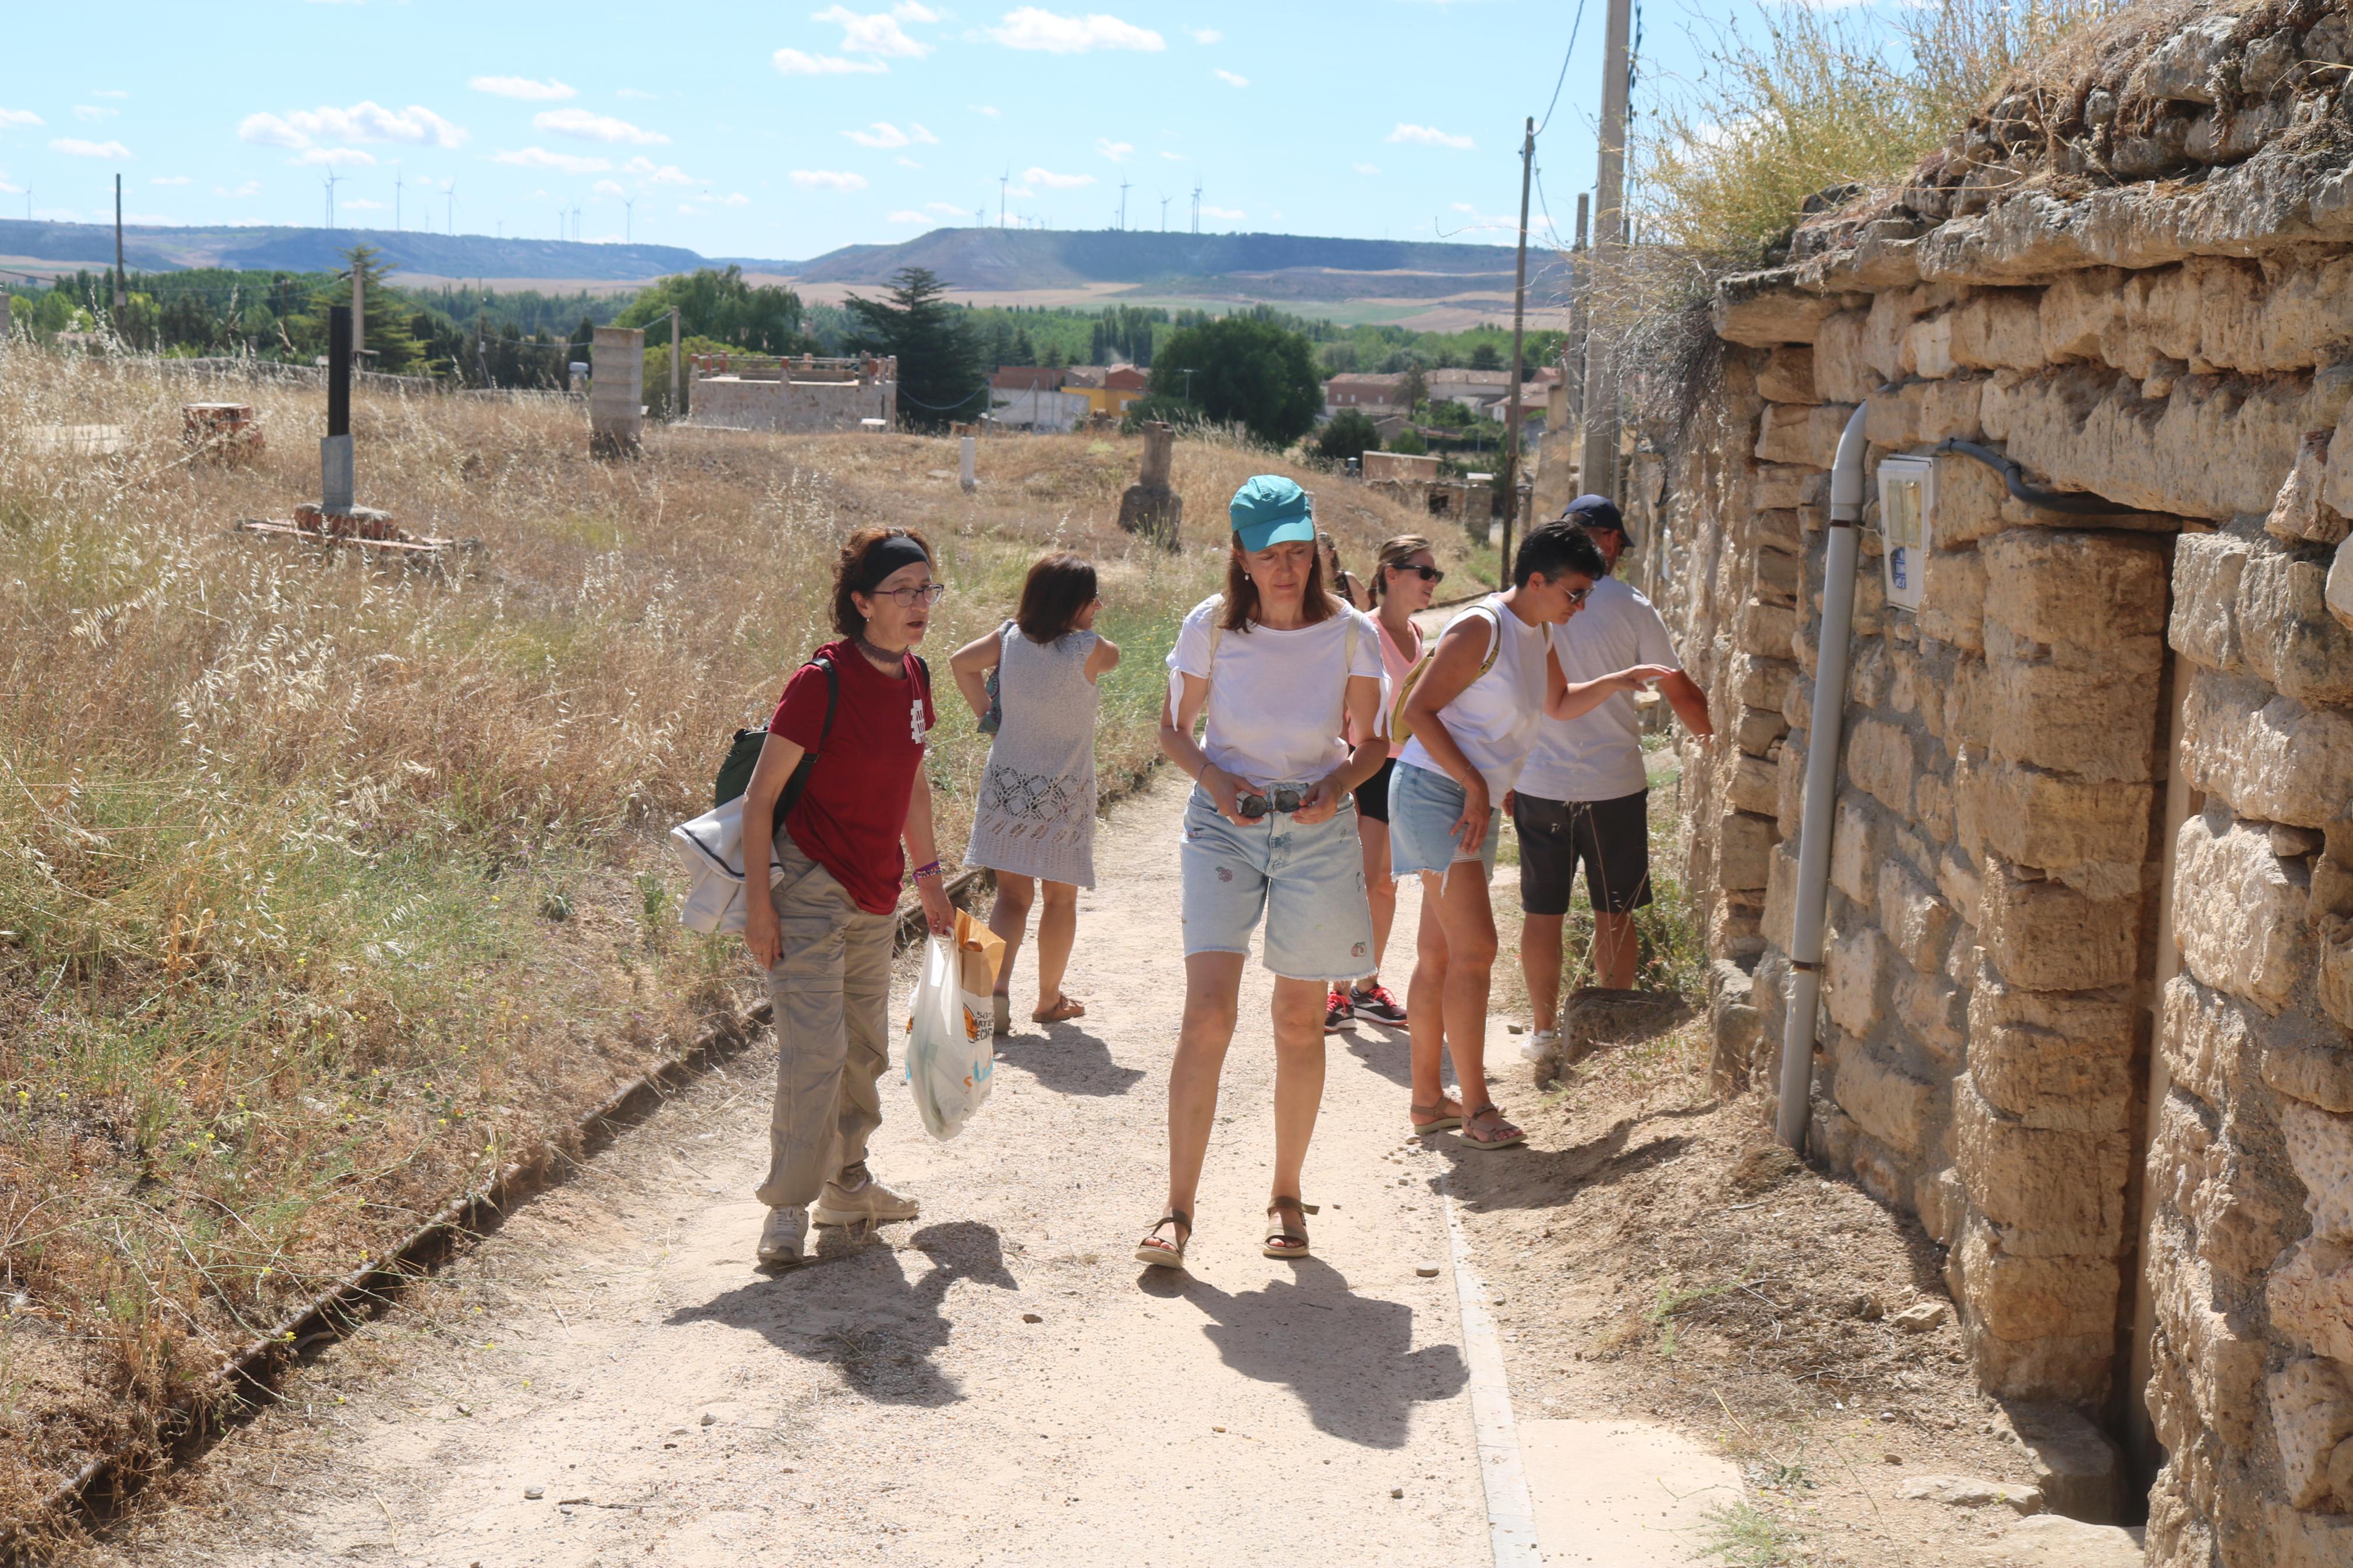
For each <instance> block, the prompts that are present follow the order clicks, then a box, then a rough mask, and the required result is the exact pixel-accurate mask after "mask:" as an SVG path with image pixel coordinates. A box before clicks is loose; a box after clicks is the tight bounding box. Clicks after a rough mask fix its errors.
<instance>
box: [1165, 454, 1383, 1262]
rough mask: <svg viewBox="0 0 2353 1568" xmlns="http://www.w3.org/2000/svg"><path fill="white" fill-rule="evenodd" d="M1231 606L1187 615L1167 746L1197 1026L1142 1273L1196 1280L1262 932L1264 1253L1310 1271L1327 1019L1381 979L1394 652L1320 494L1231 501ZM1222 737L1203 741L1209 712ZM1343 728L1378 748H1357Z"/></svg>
mask: <svg viewBox="0 0 2353 1568" xmlns="http://www.w3.org/2000/svg"><path fill="white" fill-rule="evenodd" d="M1229 510H1230V515H1231V517H1232V520H1233V528H1234V536H1233V547H1232V550H1231V552H1229V555H1228V556H1227V559H1226V591H1225V592H1224V593H1223V594H1220V595H1214V596H1212V597H1211V598H1208V599H1207V600H1204V601H1203V602H1202V603H1201V604H1200V605H1198V607H1196V608H1195V609H1194V610H1193V612H1192V613H1191V614H1190V615H1188V616H1186V617H1185V624H1184V626H1182V627H1181V628H1180V629H1179V630H1178V632H1177V634H1176V647H1175V648H1174V649H1172V650H1171V651H1170V653H1169V655H1168V668H1169V671H1170V679H1169V694H1168V701H1167V704H1166V706H1165V707H1164V708H1163V709H1162V710H1161V715H1160V749H1161V751H1162V752H1165V753H1166V755H1167V757H1168V759H1169V760H1170V761H1171V762H1173V763H1176V765H1177V767H1179V768H1180V769H1182V770H1183V771H1184V772H1185V773H1186V774H1187V776H1188V777H1190V778H1192V779H1193V780H1194V781H1195V783H1196V784H1197V785H1198V787H1197V788H1196V789H1195V790H1194V791H1193V796H1192V799H1191V801H1190V802H1189V803H1188V804H1187V806H1186V810H1185V844H1184V849H1183V853H1182V865H1183V868H1184V879H1183V898H1184V926H1185V1017H1184V1023H1183V1025H1182V1026H1181V1027H1180V1028H1179V1030H1178V1033H1177V1038H1176V1060H1175V1061H1174V1062H1173V1063H1172V1064H1171V1065H1170V1068H1169V1071H1168V1204H1167V1206H1166V1209H1164V1210H1163V1211H1162V1214H1161V1217H1160V1220H1159V1222H1158V1223H1157V1224H1155V1225H1154V1226H1153V1227H1152V1229H1151V1230H1150V1231H1149V1232H1147V1233H1146V1234H1145V1237H1144V1239H1143V1241H1141V1242H1140V1243H1138V1244H1137V1247H1136V1250H1135V1258H1136V1261H1138V1262H1140V1263H1145V1264H1151V1265H1154V1266H1156V1267H1159V1268H1179V1267H1182V1266H1183V1264H1184V1261H1185V1249H1186V1247H1187V1244H1188V1243H1189V1242H1190V1241H1191V1239H1192V1234H1193V1196H1194V1193H1195V1190H1196V1189H1197V1188H1198V1186H1199V1184H1200V1180H1201V1166H1202V1163H1203V1162H1204V1161H1205V1159H1206V1158H1207V1157H1208V1149H1209V1129H1210V1126H1211V1124H1212V1123H1213V1122H1214V1121H1216V1118H1217V1112H1218V1079H1219V1073H1220V1071H1221V1070H1222V1069H1223V1068H1224V1066H1225V1060H1226V1047H1227V1046H1228V1045H1229V1044H1230V1043H1231V1042H1232V1040H1233V1036H1234V1025H1235V1022H1236V1013H1237V1011H1238V1009H1239V1006H1240V994H1241V982H1242V964H1243V963H1244V961H1245V960H1246V959H1247V958H1248V957H1249V954H1250V933H1251V932H1252V931H1254V930H1256V928H1257V926H1258V923H1259V920H1260V917H1261V915H1263V916H1264V917H1265V920H1266V960H1265V962H1266V966H1267V967H1268V968H1269V969H1271V970H1272V971H1274V974H1275V981H1274V1000H1273V1007H1272V1012H1273V1021H1274V1181H1273V1190H1272V1192H1271V1194H1270V1200H1271V1201H1270V1202H1269V1203H1268V1205H1267V1211H1266V1213H1267V1229H1266V1232H1265V1239H1264V1241H1263V1242H1262V1243H1261V1248H1260V1250H1261V1251H1262V1252H1263V1253H1264V1254H1265V1255H1266V1256H1267V1257H1269V1258H1304V1257H1306V1256H1307V1251H1308V1243H1307V1225H1306V1216H1307V1215H1308V1213H1309V1212H1310V1208H1309V1205H1306V1204H1305V1203H1303V1202H1302V1201H1301V1197H1300V1173H1301V1167H1302V1166H1303V1165H1304V1164H1305V1163H1306V1159H1307V1144H1308V1140H1309V1139H1310V1138H1311V1137H1313V1136H1314V1131H1315V1113H1316V1110H1317V1108H1318V1106H1319V1105H1320V1104H1321V1102H1322V1100H1323V1098H1324V1029H1323V1026H1322V1022H1321V1019H1320V1018H1319V1016H1318V1014H1317V1009H1318V1007H1319V1006H1320V1005H1321V1004H1322V1002H1323V1000H1324V994H1325V992H1326V989H1327V987H1329V986H1330V985H1331V984H1332V983H1333V982H1335V981H1348V980H1354V979H1356V978H1357V977H1358V976H1360V975H1362V974H1364V973H1366V971H1368V970H1370V969H1371V968H1372V966H1373V961H1372V946H1373V930H1372V916H1371V913H1370V911H1369V910H1367V909H1366V904H1365V873H1364V865H1363V861H1362V859H1361V858H1360V852H1359V850H1358V848H1357V842H1356V807H1355V805H1354V803H1353V802H1352V801H1351V800H1350V799H1349V792H1350V791H1351V790H1353V789H1355V788H1356V785H1358V784H1362V783H1364V781H1365V780H1366V778H1368V777H1370V776H1371V775H1372V773H1373V770H1374V769H1375V768H1377V767H1378V766H1379V765H1380V751H1379V748H1378V747H1377V743H1375V742H1372V741H1371V740H1370V739H1369V737H1370V736H1371V735H1372V733H1373V724H1374V721H1375V718H1376V715H1377V711H1378V708H1379V704H1380V697H1381V661H1380V654H1379V653H1378V651H1377V648H1376V646H1375V645H1376V643H1377V639H1378V637H1379V636H1380V634H1379V632H1378V631H1377V629H1376V628H1375V627H1374V626H1373V624H1372V622H1371V620H1370V619H1369V618H1368V617H1367V616H1366V615H1365V614H1364V613H1363V612H1362V611H1360V610H1355V609H1351V608H1350V607H1348V606H1347V605H1345V604H1343V603H1341V602H1340V600H1339V599H1337V598H1335V597H1334V596H1333V595H1332V594H1331V593H1330V592H1329V591H1328V590H1327V589H1326V587H1325V585H1324V571H1323V563H1322V562H1321V561H1320V560H1319V559H1318V557H1317V554H1316V550H1315V524H1314V520H1313V518H1312V516H1311V514H1310V511H1309V507H1308V499H1307V493H1306V492H1305V491H1304V490H1302V489H1300V488H1299V487H1298V486H1297V485H1295V484H1293V483H1292V482H1291V481H1290V480H1289V479H1283V478H1282V477H1280V476H1278V475H1272V474H1261V475H1260V476H1258V477H1257V478H1255V479H1250V480H1249V481H1248V482H1246V483H1245V484H1244V485H1243V486H1242V487H1241V489H1240V490H1238V491H1236V492H1235V495H1234V499H1233V503H1232V505H1231V507H1230V509H1229ZM1205 713H1206V714H1207V717H1208V727H1207V729H1206V730H1205V731H1204V732H1203V734H1202V736H1201V738H1200V739H1199V740H1198V741H1196V740H1195V739H1194V736H1193V729H1194V726H1195V725H1196V724H1197V723H1198V722H1200V721H1201V720H1202V718H1203V715H1204V714H1205ZM1344 724H1348V725H1353V727H1354V729H1355V732H1356V734H1358V735H1362V736H1366V737H1367V739H1366V741H1364V742H1360V743H1359V744H1357V745H1356V746H1355V747H1354V748H1351V747H1350V746H1349V745H1348V743H1347V742H1345V741H1343V740H1342V739H1341V730H1342V727H1343V725H1344Z"/></svg>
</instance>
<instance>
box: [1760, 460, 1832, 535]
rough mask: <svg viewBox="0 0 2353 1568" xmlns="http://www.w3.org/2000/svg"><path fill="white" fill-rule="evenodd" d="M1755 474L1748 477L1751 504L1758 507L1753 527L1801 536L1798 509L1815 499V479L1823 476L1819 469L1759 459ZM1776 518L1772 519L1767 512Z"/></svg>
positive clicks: (1801, 530) (1802, 531)
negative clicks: (1762, 461) (1769, 518)
mask: <svg viewBox="0 0 2353 1568" xmlns="http://www.w3.org/2000/svg"><path fill="white" fill-rule="evenodd" d="M1755 474H1756V477H1755V478H1754V479H1750V480H1749V486H1748V504H1749V505H1750V506H1752V507H1754V508H1756V509H1757V510H1756V517H1755V521H1753V522H1752V523H1751V527H1752V528H1754V529H1756V530H1757V531H1770V532H1772V533H1774V534H1777V535H1778V534H1787V535H1788V536H1789V537H1791V538H1798V537H1802V535H1803V533H1804V530H1803V529H1801V528H1800V527H1799V523H1798V513H1797V510H1796V509H1797V508H1799V507H1801V506H1804V505H1806V504H1807V503H1808V502H1809V501H1810V500H1812V492H1813V489H1814V481H1816V480H1818V479H1820V478H1821V474H1820V470H1818V469H1814V468H1804V467H1795V466H1792V465H1790V464H1788V463H1759V464H1757V468H1756V470H1755ZM1768 514H1769V515H1771V516H1772V518H1773V519H1774V521H1771V522H1770V523H1768V522H1767V521H1765V520H1766V518H1767V515H1768Z"/></svg>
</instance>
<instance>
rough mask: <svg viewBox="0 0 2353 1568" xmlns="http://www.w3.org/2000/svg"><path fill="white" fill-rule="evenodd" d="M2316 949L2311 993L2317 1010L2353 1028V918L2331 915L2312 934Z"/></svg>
mask: <svg viewBox="0 0 2353 1568" xmlns="http://www.w3.org/2000/svg"><path fill="white" fill-rule="evenodd" d="M2313 940H2314V941H2315V942H2317V943H2318V944H2319V947H2320V972H2319V973H2318V975H2317V976H2316V984H2315V986H2314V990H2315V991H2316V993H2317V994H2318V995H2319V998H2320V1010H2321V1011H2322V1012H2324V1013H2326V1014H2327V1015H2328V1016H2330V1017H2331V1018H2334V1019H2336V1020H2337V1023H2339V1024H2341V1025H2343V1026H2345V1027H2346V1028H2348V1029H2353V919H2348V918H2347V917H2346V916H2344V915H2331V916H2329V917H2327V919H2325V920H2323V921H2320V922H2319V923H2318V924H2317V926H2316V928H2315V930H2314V931H2313Z"/></svg>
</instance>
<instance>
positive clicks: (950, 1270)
mask: <svg viewBox="0 0 2353 1568" xmlns="http://www.w3.org/2000/svg"><path fill="white" fill-rule="evenodd" d="M816 1235H817V1236H818V1253H817V1257H816V1259H815V1260H814V1261H813V1262H811V1263H808V1264H804V1265H803V1266H801V1267H800V1268H794V1269H791V1270H788V1271H786V1272H784V1273H780V1274H777V1275H776V1276H774V1277H772V1278H768V1279H757V1280H754V1281H752V1282H751V1283H748V1284H745V1285H741V1286H738V1287H737V1288H735V1289H733V1290H729V1291H727V1292H725V1293H724V1294H723V1295H720V1296H716V1297H714V1298H712V1300H709V1301H707V1302H705V1303H703V1304H702V1305H701V1306H695V1307H682V1308H681V1309H680V1310H677V1311H675V1312H673V1313H671V1314H670V1318H669V1319H668V1321H669V1322H670V1323H672V1324H678V1325H683V1324H688V1323H720V1324H723V1325H724V1326H725V1327H728V1328H731V1329H744V1330H748V1331H751V1332H754V1333H756V1334H759V1335H760V1336H761V1337H762V1338H764V1339H765V1340H766V1341H767V1342H769V1343H770V1344H772V1345H775V1346H776V1348H777V1349H778V1350H781V1351H785V1352H789V1353H791V1354H793V1355H797V1356H800V1357H802V1358H803V1359H805V1360H807V1361H814V1362H822V1363H825V1364H826V1365H828V1366H830V1367H832V1368H833V1369H834V1370H835V1371H836V1372H837V1373H839V1374H840V1377H841V1381H842V1384H843V1385H844V1386H845V1387H847V1388H849V1390H850V1391H851V1392H852V1393H855V1394H860V1395H861V1396H863V1397H865V1398H867V1399H871V1400H873V1401H875V1402H876V1403H878V1404H882V1405H923V1406H926V1407H931V1406H937V1405H953V1404H955V1402H957V1401H958V1400H960V1399H962V1398H963V1397H964V1391H963V1390H962V1389H961V1388H960V1387H958V1386H957V1384H956V1382H955V1379H954V1378H951V1377H949V1376H948V1375H947V1374H946V1373H944V1372H942V1371H941V1370H940V1369H939V1368H938V1367H937V1366H934V1364H933V1363H932V1360H931V1357H932V1354H933V1352H936V1351H938V1350H940V1349H942V1348H943V1347H944V1346H945V1345H946V1344H947V1342H948V1328H949V1325H948V1319H947V1315H946V1313H945V1312H944V1311H943V1310H941V1309H942V1305H943V1303H944V1301H945V1300H946V1299H947V1293H948V1291H949V1289H951V1288H952V1287H954V1286H955V1283H956V1282H957V1281H958V1280H960V1279H969V1280H971V1281H973V1282H974V1283H975V1284H979V1285H992V1286H995V1287H997V1289H1005V1290H1011V1289H1017V1286H1016V1284H1015V1282H1014V1279H1013V1276H1012V1275H1011V1274H1010V1273H1009V1272H1008V1271H1007V1269H1006V1267H1005V1254H1004V1249H1003V1247H1002V1246H1001V1244H1000V1243H999V1241H998V1239H997V1230H996V1228H995V1227H994V1226H987V1225H982V1224H981V1223H979V1222H978V1221H976V1220H955V1221H951V1222H949V1223H947V1224H944V1225H934V1226H924V1227H923V1229H921V1230H919V1231H917V1232H915V1234H914V1235H913V1236H912V1237H909V1238H908V1240H907V1247H908V1249H910V1250H913V1251H916V1252H920V1253H922V1254H923V1257H924V1258H927V1259H928V1260H929V1261H930V1264H931V1267H930V1268H927V1269H925V1270H923V1272H922V1273H921V1275H920V1276H915V1275H913V1272H912V1270H911V1269H910V1268H909V1267H908V1263H907V1259H906V1256H905V1253H904V1252H903V1251H901V1250H898V1249H894V1248H892V1247H887V1246H884V1245H882V1244H881V1242H880V1241H878V1240H877V1239H875V1238H874V1237H872V1236H871V1235H853V1234H851V1233H849V1232H848V1231H844V1230H838V1229H831V1228H828V1229H825V1230H821V1231H818V1232H817V1233H816Z"/></svg>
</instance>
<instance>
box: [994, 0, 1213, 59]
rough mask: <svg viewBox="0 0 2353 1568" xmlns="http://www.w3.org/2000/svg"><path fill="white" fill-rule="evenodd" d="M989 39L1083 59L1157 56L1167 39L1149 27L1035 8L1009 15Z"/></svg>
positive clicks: (1095, 15)
mask: <svg viewBox="0 0 2353 1568" xmlns="http://www.w3.org/2000/svg"><path fill="white" fill-rule="evenodd" d="M988 36H989V37H992V38H995V39H996V40H997V42H998V43H1000V44H1003V45H1004V46H1005V47H1007V48H1008V49H1038V50H1042V51H1043V52H1045V53H1047V54H1050V55H1083V54H1086V53H1089V52H1090V51H1092V50H1094V49H1141V50H1144V51H1145V52H1146V53H1153V52H1156V51H1158V50H1161V49H1165V48H1166V47H1168V42H1167V40H1166V39H1165V38H1163V37H1161V36H1160V35H1159V34H1157V33H1155V32H1154V31H1153V30H1152V29H1151V28H1149V27H1139V26H1135V25H1134V23H1132V22H1123V21H1121V20H1120V19H1119V18H1118V17H1116V16H1104V15H1103V13H1102V12H1100V11H1097V12H1092V13H1090V14H1088V15H1087V16H1056V15H1055V14H1054V13H1053V12H1051V11H1048V10H1044V9H1042V8H1040V7H1039V6H1036V5H1024V6H1021V7H1020V8H1019V9H1018V10H1013V11H1008V12H1007V13H1006V14H1005V19H1004V20H1003V21H1001V22H999V23H998V24H997V26H994V27H991V28H989V29H988Z"/></svg>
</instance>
